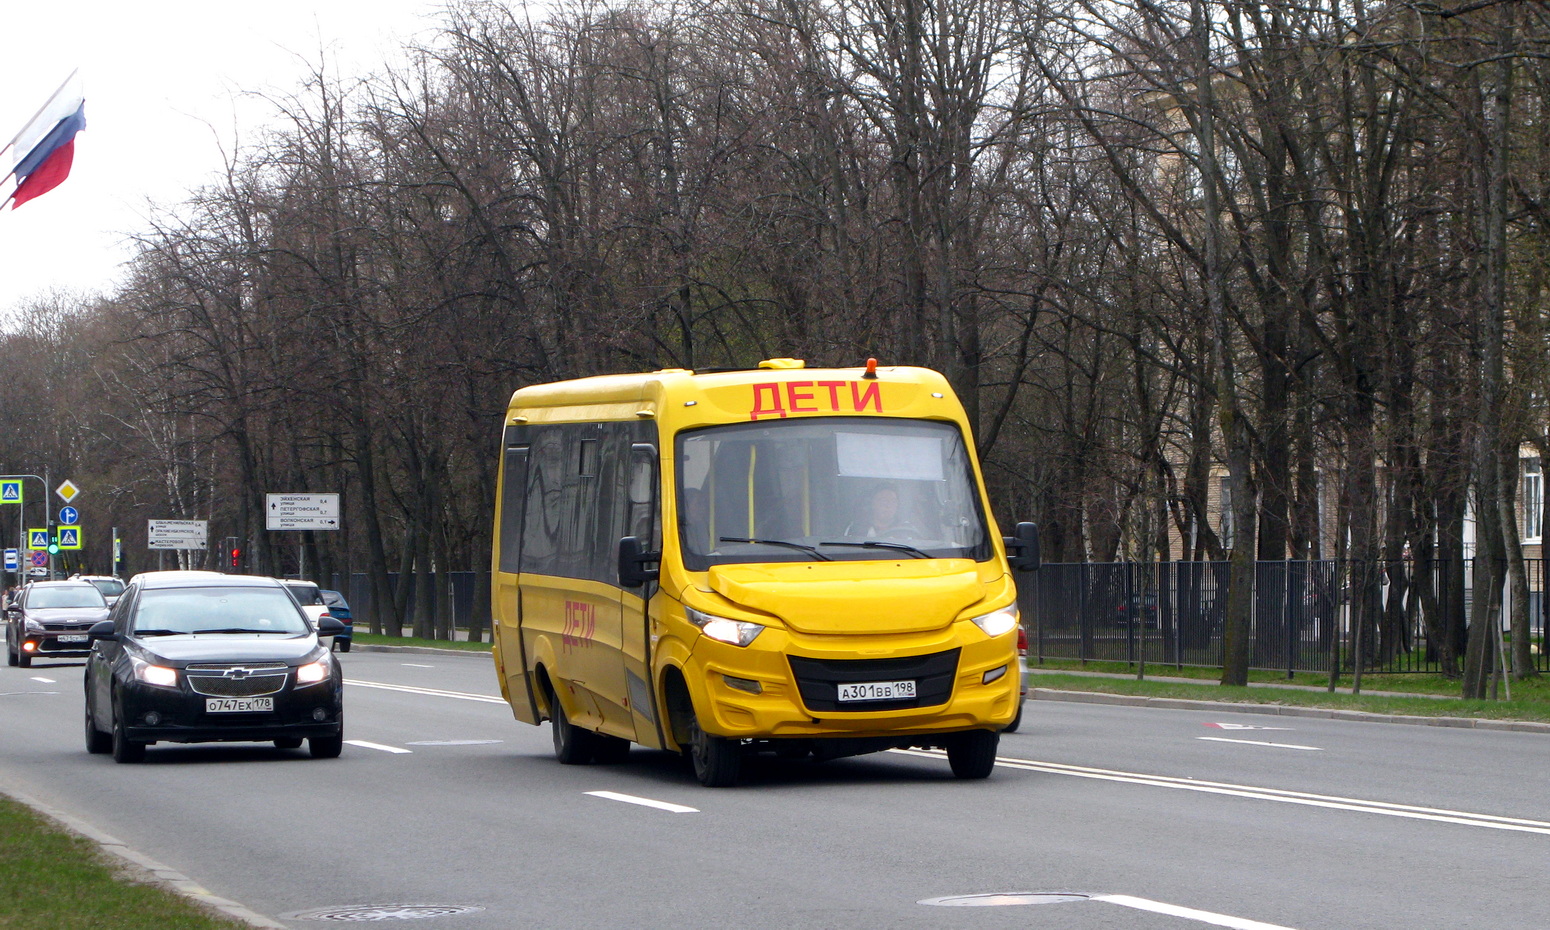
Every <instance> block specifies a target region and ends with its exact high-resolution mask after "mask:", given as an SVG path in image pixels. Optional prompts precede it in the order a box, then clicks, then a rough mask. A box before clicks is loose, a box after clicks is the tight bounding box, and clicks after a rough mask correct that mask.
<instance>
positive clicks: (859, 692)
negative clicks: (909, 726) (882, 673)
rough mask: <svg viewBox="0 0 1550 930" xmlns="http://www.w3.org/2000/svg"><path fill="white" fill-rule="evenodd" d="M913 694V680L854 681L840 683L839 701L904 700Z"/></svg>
mask: <svg viewBox="0 0 1550 930" xmlns="http://www.w3.org/2000/svg"><path fill="white" fill-rule="evenodd" d="M914 696H915V682H913V681H854V682H849V683H847V684H842V685H840V700H841V701H906V700H909V699H911V698H913V697H914Z"/></svg>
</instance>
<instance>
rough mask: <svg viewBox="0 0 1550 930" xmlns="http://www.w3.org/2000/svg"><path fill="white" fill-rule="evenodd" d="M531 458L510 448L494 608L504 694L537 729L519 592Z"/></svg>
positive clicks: (500, 516) (492, 592)
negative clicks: (523, 525) (523, 524)
mask: <svg viewBox="0 0 1550 930" xmlns="http://www.w3.org/2000/svg"><path fill="white" fill-rule="evenodd" d="M527 459H528V447H527V446H526V445H512V444H509V443H508V444H507V446H506V452H505V461H504V462H503V463H502V465H501V494H500V501H499V503H498V505H497V511H496V512H497V515H498V516H497V520H496V526H495V534H494V539H495V547H496V550H495V558H494V565H493V568H494V575H493V577H492V578H491V581H490V597H491V605H490V606H491V618H492V620H493V623H492V632H493V633H494V635H495V642H496V648H497V650H498V653H497V654H498V656H499V659H500V675H501V679H500V681H501V692H502V693H503V694H504V695H505V697H506V700H507V702H508V703H510V704H511V712H512V714H513V715H514V716H515V717H516V718H517V719H518V720H521V721H522V722H523V723H533V724H536V723H538V707H537V705H536V703H535V702H534V700H533V689H532V675H531V674H530V673H529V671H528V661H527V653H526V650H525V649H524V647H523V643H522V603H521V598H520V596H519V589H518V587H517V579H518V578H519V577H520V576H519V572H520V571H521V567H522V522H523V517H524V515H525V513H526V510H527V507H526V504H527Z"/></svg>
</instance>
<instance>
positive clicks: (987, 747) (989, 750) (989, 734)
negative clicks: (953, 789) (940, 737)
mask: <svg viewBox="0 0 1550 930" xmlns="http://www.w3.org/2000/svg"><path fill="white" fill-rule="evenodd" d="M1000 742H1001V734H1000V733H996V732H993V731H991V730H970V731H969V732H967V733H959V734H957V735H956V736H954V737H953V738H952V739H951V740H949V741H948V743H947V764H948V765H950V766H952V768H953V774H954V775H955V776H957V777H958V778H964V779H969V778H988V777H989V776H990V770H991V769H993V768H995V767H996V747H997V746H998V745H999V744H1000Z"/></svg>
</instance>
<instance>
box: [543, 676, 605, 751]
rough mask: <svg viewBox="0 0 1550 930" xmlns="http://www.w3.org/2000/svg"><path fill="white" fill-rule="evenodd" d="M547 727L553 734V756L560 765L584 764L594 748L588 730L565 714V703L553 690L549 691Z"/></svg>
mask: <svg viewBox="0 0 1550 930" xmlns="http://www.w3.org/2000/svg"><path fill="white" fill-rule="evenodd" d="M549 708H550V710H549V727H550V729H551V730H553V736H554V757H555V758H556V759H559V760H560V764H561V765H586V764H587V763H588V762H591V761H592V753H593V750H594V749H595V745H594V742H595V741H594V740H593V738H592V733H591V731H590V730H583V729H581V728H580V727H578V726H576V725H575V724H573V723H571V722H570V718H569V717H567V716H565V705H563V704H561V703H560V698H559V696H558V695H556V694H554V692H552V691H551V692H550V693H549Z"/></svg>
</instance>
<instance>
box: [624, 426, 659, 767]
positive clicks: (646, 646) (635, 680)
mask: <svg viewBox="0 0 1550 930" xmlns="http://www.w3.org/2000/svg"><path fill="white" fill-rule="evenodd" d="M657 474H658V473H657V448H656V446H655V445H652V444H651V443H644V442H637V443H634V444H632V445H631V446H630V457H629V464H628V468H627V471H626V474H625V476H624V479H625V485H626V493H625V494H624V495H623V501H622V503H623V505H624V508H625V512H624V534H623V535H625V536H634V537H635V538H636V539H638V540H640V543H641V551H643V552H657V551H658V550H659V549H661V547H662V532H661V529H662V520H661V508H660V501H659V499H658V494H657V484H658V482H657ZM656 590H657V584H656V582H654V581H648V582H646V583H645V584H644V585H641V586H640V587H637V588H627V587H621V588H620V589H619V612H620V619H621V620H622V621H623V634H624V635H623V638H622V640H621V643H620V653H621V656H622V658H623V659H624V677H625V688H626V692H627V693H626V696H625V697H626V706H628V707H629V710H630V716H631V718H632V720H633V722H634V725H635V733H636V737H635V741H636V742H638V743H640V744H641V745H643V746H648V747H652V748H656V749H660V748H662V747H663V746H664V745H666V744H665V742H664V740H663V739H662V728H661V716H660V714H659V713H658V709H657V706H656V699H655V694H656V689H655V688H653V687H652V686H651V610H650V607H651V595H652V594H654V593H655V592H656Z"/></svg>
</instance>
